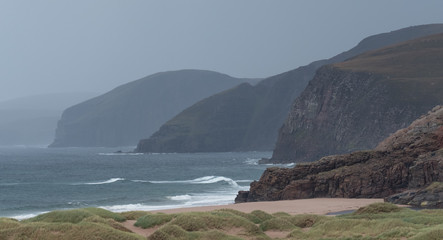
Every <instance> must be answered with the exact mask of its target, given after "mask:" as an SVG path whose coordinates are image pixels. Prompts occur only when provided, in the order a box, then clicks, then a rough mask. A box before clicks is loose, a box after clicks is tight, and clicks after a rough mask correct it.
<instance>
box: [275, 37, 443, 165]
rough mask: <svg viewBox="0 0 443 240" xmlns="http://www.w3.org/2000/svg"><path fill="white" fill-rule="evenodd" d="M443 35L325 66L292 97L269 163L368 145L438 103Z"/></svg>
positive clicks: (442, 98) (442, 86) (304, 159)
mask: <svg viewBox="0 0 443 240" xmlns="http://www.w3.org/2000/svg"><path fill="white" fill-rule="evenodd" d="M442 63H443V35H442V34H437V35H431V36H428V37H424V38H420V39H415V40H410V41H406V42H403V43H400V44H397V45H393V46H389V47H386V48H383V49H380V50H376V51H370V52H367V53H364V54H361V55H359V56H357V57H355V58H352V59H350V60H348V61H344V62H341V63H336V64H333V65H329V66H324V67H322V68H321V69H319V70H318V71H317V74H316V75H315V77H314V78H313V80H312V81H310V82H309V85H308V86H307V87H306V89H305V90H304V91H303V93H302V94H301V95H300V97H299V98H297V99H296V101H295V102H294V104H293V106H292V109H291V111H290V113H289V116H288V118H287V120H286V122H285V123H284V125H283V126H282V128H281V129H280V132H279V137H278V140H277V143H276V147H275V149H274V153H273V156H272V159H271V162H274V163H287V162H307V161H314V160H316V159H319V158H320V157H323V156H327V155H331V154H341V153H349V152H352V151H357V150H364V149H371V148H373V147H375V146H376V145H377V143H378V142H380V141H381V140H383V139H384V138H386V137H387V136H389V134H391V133H393V132H394V131H396V130H397V129H400V128H403V127H406V126H407V125H409V124H410V123H411V122H412V121H413V120H414V119H416V118H418V117H419V116H420V115H422V114H424V113H426V111H428V109H430V108H432V106H435V105H438V104H442V103H443V94H442V92H443V68H442V67H441V64H442Z"/></svg>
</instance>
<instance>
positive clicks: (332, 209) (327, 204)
mask: <svg viewBox="0 0 443 240" xmlns="http://www.w3.org/2000/svg"><path fill="white" fill-rule="evenodd" d="M378 202H384V201H383V199H382V198H309V199H296V200H280V201H263V202H246V203H231V204H226V205H208V206H194V207H183V208H167V209H158V210H143V209H140V210H137V209H133V210H128V211H125V212H130V211H144V212H150V213H166V214H174V213H185V212H209V211H214V210H219V209H233V210H237V211H241V212H245V213H250V212H252V211H254V210H261V211H264V212H267V213H269V214H273V213H276V212H286V213H288V214H291V215H297V214H316V215H326V214H328V213H337V212H343V211H349V210H357V209H358V208H360V207H364V206H367V205H369V204H372V203H378ZM98 208H100V207H98ZM73 209H77V208H73ZM103 209H106V208H103ZM57 210H72V209H55V210H52V211H57ZM52 211H43V212H40V213H36V214H23V215H16V216H3V217H5V218H13V219H16V220H19V221H21V220H25V219H28V218H32V217H35V216H38V215H40V214H44V213H48V212H52ZM110 211H112V210H110ZM112 212H116V213H121V211H112Z"/></svg>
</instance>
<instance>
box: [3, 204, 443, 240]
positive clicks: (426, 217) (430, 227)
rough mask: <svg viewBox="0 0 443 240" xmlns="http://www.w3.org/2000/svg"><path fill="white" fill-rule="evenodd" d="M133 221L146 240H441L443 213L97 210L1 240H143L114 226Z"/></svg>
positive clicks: (11, 228) (22, 226)
mask: <svg viewBox="0 0 443 240" xmlns="http://www.w3.org/2000/svg"><path fill="white" fill-rule="evenodd" d="M135 218H137V225H138V226H140V227H145V228H152V227H158V229H157V230H156V231H155V232H154V233H153V234H152V235H151V236H149V237H148V239H150V240H169V239H171V240H173V239H174V240H175V239H182V240H194V239H195V240H197V239H198V240H202V239H208V240H209V239H211V240H218V239H223V240H239V239H255V240H269V239H271V238H270V237H269V236H267V235H266V233H268V231H281V232H282V233H285V234H286V233H289V235H288V236H287V237H286V238H283V239H362V240H363V239H364V240H372V239H374V240H375V239H381V240H383V239H392V240H394V239H415V240H424V239H426V240H428V239H431V240H432V239H441V236H443V210H421V211H413V210H411V209H407V208H399V207H397V206H395V205H392V204H389V203H376V204H372V205H369V206H367V207H364V208H361V209H359V210H358V211H356V212H354V213H352V214H346V215H341V216H336V217H333V216H319V215H312V214H304V215H295V216H291V215H289V214H286V213H276V214H268V213H265V212H263V211H254V212H252V213H243V212H239V211H236V210H229V209H222V210H216V211H212V212H198V213H197V212H191V213H180V214H152V213H147V212H128V213H122V214H118V213H112V212H109V211H106V210H103V209H96V208H86V209H76V210H68V211H54V212H50V213H46V214H42V215H39V216H37V217H35V218H32V219H28V220H25V221H17V220H14V219H9V218H0V239H8V240H9V239H48V240H53V239H54V240H55V239H73V240H80V239H110V240H114V239H123V240H126V239H128V240H130V239H131V240H132V239H146V238H144V237H141V236H138V235H136V234H134V233H131V232H130V231H129V230H128V229H126V228H125V227H123V226H122V225H121V224H120V223H119V221H123V219H135Z"/></svg>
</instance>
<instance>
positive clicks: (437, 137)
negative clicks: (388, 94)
mask: <svg viewBox="0 0 443 240" xmlns="http://www.w3.org/2000/svg"><path fill="white" fill-rule="evenodd" d="M442 152H443V107H442V106H437V107H434V108H433V109H432V110H431V111H430V112H428V114H426V115H425V116H422V117H421V118H419V119H417V120H416V121H414V122H413V123H412V124H411V125H410V126H409V127H407V128H404V129H401V130H398V131H397V132H396V133H394V134H392V135H391V136H390V137H388V138H387V139H385V140H384V141H382V142H381V143H380V144H379V145H378V146H377V147H376V148H375V149H374V150H371V151H359V152H354V153H351V154H345V155H335V156H328V157H323V158H321V159H320V160H318V161H316V162H313V163H305V164H298V165H296V166H295V167H294V168H269V169H267V170H266V171H265V172H264V173H263V175H262V176H261V178H260V180H259V181H255V182H253V183H251V188H250V191H249V192H240V193H239V195H238V196H237V199H236V202H252V201H272V200H288V199H301V198H314V197H343V198H375V197H376V198H382V197H387V196H390V195H392V194H395V193H399V192H402V191H405V190H408V189H417V188H422V187H425V186H428V185H429V184H431V183H432V182H443V154H442Z"/></svg>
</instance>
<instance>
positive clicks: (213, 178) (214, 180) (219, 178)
mask: <svg viewBox="0 0 443 240" xmlns="http://www.w3.org/2000/svg"><path fill="white" fill-rule="evenodd" d="M223 181H224V182H227V183H228V184H229V185H231V186H234V187H239V185H238V184H237V182H236V181H234V180H233V179H231V178H227V177H223V176H205V177H201V178H196V179H192V180H182V181H150V182H151V183H183V184H211V183H217V182H223Z"/></svg>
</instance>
